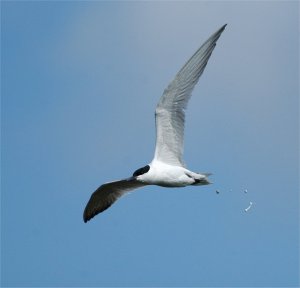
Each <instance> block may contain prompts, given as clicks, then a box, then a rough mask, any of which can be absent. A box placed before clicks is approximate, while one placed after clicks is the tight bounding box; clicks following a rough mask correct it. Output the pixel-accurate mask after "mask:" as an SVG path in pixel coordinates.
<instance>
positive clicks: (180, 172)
mask: <svg viewBox="0 0 300 288" xmlns="http://www.w3.org/2000/svg"><path fill="white" fill-rule="evenodd" d="M149 166H150V169H149V171H148V172H147V173H144V174H142V175H139V176H137V177H136V180H138V181H140V182H142V183H144V184H146V185H158V186H162V187H185V186H189V185H204V184H209V181H208V180H207V178H206V175H204V174H199V173H194V172H192V171H189V170H188V169H186V168H184V167H182V166H174V165H170V164H166V163H164V162H160V161H155V160H154V161H152V162H151V163H150V164H149Z"/></svg>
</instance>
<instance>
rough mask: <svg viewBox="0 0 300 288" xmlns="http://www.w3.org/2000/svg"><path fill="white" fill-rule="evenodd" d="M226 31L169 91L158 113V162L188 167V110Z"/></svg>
mask: <svg viewBox="0 0 300 288" xmlns="http://www.w3.org/2000/svg"><path fill="white" fill-rule="evenodd" d="M225 27H226V25H224V26H222V27H221V28H220V29H219V30H218V31H217V32H215V33H214V34H213V35H212V36H211V37H210V38H209V39H208V40H207V41H206V42H205V43H204V44H203V45H202V46H201V47H200V48H199V49H198V50H197V51H196V52H195V54H194V55H193V56H192V57H191V58H190V59H189V60H188V62H187V63H186V64H185V65H184V66H183V67H182V68H181V70H180V71H179V72H178V73H177V75H176V76H175V79H174V80H173V81H172V82H171V83H170V84H169V86H168V87H167V88H166V89H165V91H164V93H163V95H162V97H161V99H160V101H159V103H158V105H157V107H156V110H155V121H156V147H155V155H154V159H155V160H158V161H162V162H164V163H168V164H171V165H177V166H184V162H183V159H182V155H183V138H184V120H185V109H186V107H187V103H188V101H189V99H190V97H191V93H192V90H193V89H194V87H195V85H196V83H197V82H198V80H199V78H200V76H201V74H202V73H203V71H204V68H205V66H206V64H207V61H208V59H209V57H210V55H211V53H212V51H213V49H214V48H215V46H216V42H217V40H218V39H219V37H220V35H221V33H222V32H223V31H224V29H225Z"/></svg>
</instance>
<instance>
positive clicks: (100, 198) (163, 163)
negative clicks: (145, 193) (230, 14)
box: [83, 25, 226, 222]
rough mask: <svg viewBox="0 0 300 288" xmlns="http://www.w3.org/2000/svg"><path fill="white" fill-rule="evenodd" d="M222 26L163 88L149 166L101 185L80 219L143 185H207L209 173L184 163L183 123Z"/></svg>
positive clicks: (85, 219) (89, 215)
mask: <svg viewBox="0 0 300 288" xmlns="http://www.w3.org/2000/svg"><path fill="white" fill-rule="evenodd" d="M225 26H226V25H224V26H222V27H221V28H220V29H219V30H218V31H217V32H216V33H214V34H213V35H212V36H211V37H210V38H209V39H208V40H207V41H206V42H204V44H203V45H202V46H201V47H200V48H199V49H198V50H197V51H196V52H195V54H194V55H193V56H192V57H191V58H190V59H189V61H188V62H187V63H186V64H185V65H184V66H183V67H182V68H181V70H180V71H179V72H178V73H177V75H176V76H175V78H174V80H173V81H172V82H171V83H170V84H169V86H168V87H167V88H166V89H165V91H164V93H163V95H162V97H161V99H160V101H159V103H158V104H157V107H156V110H155V121H156V146H155V153H154V159H153V160H152V161H151V163H150V164H148V165H146V166H145V167H142V168H140V169H138V170H136V171H135V172H134V173H133V175H132V176H131V177H129V178H126V179H122V180H118V181H114V182H109V183H106V184H103V185H101V186H100V187H99V188H98V189H97V190H96V191H95V192H94V193H93V194H92V196H91V198H90V200H89V202H88V203H87V205H86V207H85V210H84V213H83V218H84V222H87V221H89V220H90V219H91V218H93V217H94V216H95V215H97V214H98V213H101V212H102V211H104V210H106V209H107V208H108V207H110V206H111V205H112V204H113V203H114V202H115V201H116V200H117V199H118V198H119V197H121V196H122V195H123V194H125V193H126V192H128V191H131V190H134V189H137V188H141V187H143V186H146V185H158V186H162V187H185V186H189V185H206V184H210V182H209V180H208V178H207V177H208V176H209V175H210V174H209V173H195V172H192V171H190V170H188V169H186V167H185V164H184V162H183V140H184V120H185V110H186V107H187V103H188V101H189V99H190V97H191V93H192V90H193V88H194V87H195V85H196V84H197V82H198V80H199V78H200V76H201V74H202V73H203V71H204V68H205V66H206V64H207V61H208V59H209V57H210V55H211V53H212V51H213V49H214V48H215V46H216V42H217V40H218V39H219V37H220V35H221V33H222V32H223V31H224V29H225Z"/></svg>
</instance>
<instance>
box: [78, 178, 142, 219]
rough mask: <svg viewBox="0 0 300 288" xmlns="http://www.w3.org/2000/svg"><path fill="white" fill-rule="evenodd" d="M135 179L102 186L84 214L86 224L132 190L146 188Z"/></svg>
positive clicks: (94, 194)
mask: <svg viewBox="0 0 300 288" xmlns="http://www.w3.org/2000/svg"><path fill="white" fill-rule="evenodd" d="M145 185H146V184H143V183H141V182H139V181H137V180H135V177H131V178H128V179H123V180H118V181H114V182H110V183H106V184H103V185H101V186H100V187H99V188H98V189H97V190H96V191H95V192H94V193H93V194H92V196H91V198H90V200H89V202H88V203H87V205H86V207H85V209H84V212H83V220H84V222H87V221H89V220H90V219H92V218H93V217H94V216H96V215H97V214H99V213H101V212H103V211H104V210H106V209H107V208H109V207H110V206H111V205H112V204H113V203H114V202H115V201H117V200H118V199H119V198H120V197H121V196H122V195H123V194H125V193H126V192H129V191H131V190H134V189H137V188H140V187H143V186H145Z"/></svg>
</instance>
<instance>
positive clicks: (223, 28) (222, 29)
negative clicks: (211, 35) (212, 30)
mask: <svg viewBox="0 0 300 288" xmlns="http://www.w3.org/2000/svg"><path fill="white" fill-rule="evenodd" d="M226 26H227V23H226V24H224V25H223V26H222V27H221V28H220V30H219V31H220V32H223V31H224V30H225V28H226Z"/></svg>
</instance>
